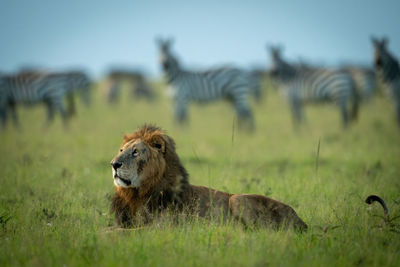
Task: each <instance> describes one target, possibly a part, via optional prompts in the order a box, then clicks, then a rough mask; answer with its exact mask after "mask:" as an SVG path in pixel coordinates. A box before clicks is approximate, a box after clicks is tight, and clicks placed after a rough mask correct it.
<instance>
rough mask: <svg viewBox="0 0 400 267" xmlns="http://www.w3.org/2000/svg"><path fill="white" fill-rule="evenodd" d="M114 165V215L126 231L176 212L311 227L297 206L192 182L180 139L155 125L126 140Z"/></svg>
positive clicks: (274, 225) (258, 223)
mask: <svg viewBox="0 0 400 267" xmlns="http://www.w3.org/2000/svg"><path fill="white" fill-rule="evenodd" d="M111 165H112V172H113V177H114V184H115V186H116V192H115V195H114V197H113V199H112V204H111V211H112V212H113V213H114V214H115V218H116V221H117V223H118V225H120V226H122V227H129V226H132V225H137V224H141V223H147V222H149V221H150V220H151V219H152V217H153V216H154V215H156V214H160V213H162V212H163V211H166V210H173V211H177V212H181V213H184V214H188V215H191V216H199V217H206V218H211V217H212V218H217V219H218V218H219V219H221V216H222V219H223V220H225V219H226V218H232V219H234V220H237V221H239V222H241V223H243V224H244V225H245V226H246V227H258V226H270V227H272V228H274V229H278V228H281V227H282V228H288V226H293V227H294V228H295V229H299V230H305V229H307V225H306V224H305V223H304V222H303V221H302V220H301V219H300V218H299V217H298V216H297V214H296V212H295V211H294V210H293V209H292V208H291V207H289V206H288V205H285V204H283V203H281V202H278V201H276V200H273V199H270V198H267V197H265V196H261V195H245V194H230V193H225V192H221V191H217V190H214V189H211V188H207V187H204V186H195V185H191V184H189V181H188V173H187V172H186V169H185V168H184V167H183V165H182V164H181V162H180V160H179V157H178V155H177V154H176V152H175V142H174V140H173V139H172V138H171V137H169V136H168V135H166V134H165V132H163V131H162V130H161V129H160V128H158V127H155V126H152V125H144V126H143V127H141V128H140V129H139V130H138V131H136V132H134V133H132V134H130V135H127V136H125V137H124V139H123V142H122V145H121V148H120V150H119V152H118V154H117V155H116V156H115V157H114V158H113V160H112V161H111Z"/></svg>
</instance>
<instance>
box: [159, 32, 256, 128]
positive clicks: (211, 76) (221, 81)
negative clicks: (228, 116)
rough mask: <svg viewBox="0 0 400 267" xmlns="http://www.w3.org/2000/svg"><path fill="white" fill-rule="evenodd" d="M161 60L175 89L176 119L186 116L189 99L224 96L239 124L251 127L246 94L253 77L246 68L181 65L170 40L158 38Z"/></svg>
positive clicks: (201, 101)
mask: <svg viewBox="0 0 400 267" xmlns="http://www.w3.org/2000/svg"><path fill="white" fill-rule="evenodd" d="M157 43H158V45H159V48H160V55H161V64H162V68H163V71H164V73H165V75H166V78H167V82H168V84H170V85H171V86H172V88H173V90H174V100H175V118H176V120H177V121H178V122H179V123H183V122H185V121H186V120H187V106H188V104H189V103H190V102H197V103H209V102H211V101H215V100H220V99H227V100H229V101H230V102H231V103H232V104H233V106H234V108H235V110H236V114H237V116H238V119H239V125H240V127H241V128H242V127H246V128H247V129H248V130H250V131H251V130H253V129H254V120H253V114H252V110H251V108H250V105H249V101H248V95H249V93H251V92H250V91H251V90H252V89H251V87H252V86H254V82H253V81H254V80H252V79H251V78H250V77H251V75H250V73H249V72H244V71H242V70H239V69H237V68H233V67H229V66H225V67H220V68H215V69H209V70H206V71H200V72H195V71H188V70H185V69H184V68H182V67H181V65H180V63H179V61H178V59H177V58H176V57H175V56H174V55H173V54H172V53H171V43H172V41H171V40H164V41H163V40H161V39H158V40H157Z"/></svg>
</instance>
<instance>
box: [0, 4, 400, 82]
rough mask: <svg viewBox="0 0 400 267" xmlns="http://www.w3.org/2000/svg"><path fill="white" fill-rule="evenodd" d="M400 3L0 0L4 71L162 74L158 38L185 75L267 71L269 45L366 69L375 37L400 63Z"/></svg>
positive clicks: (0, 66) (0, 67)
mask: <svg viewBox="0 0 400 267" xmlns="http://www.w3.org/2000/svg"><path fill="white" fill-rule="evenodd" d="M399 11H400V1H399V0H395V1H389V0H388V1H385V0H337V1H323V0H301V1H300V0H298V1H297V0H292V1H286V0H280V1H268V0H264V1H255V0H247V1H243V0H242V1H225V0H221V1H209V0H203V1H190V0H186V1H174V0H166V1H155V0H143V1H135V0H130V1H117V0H114V1H104V0H97V1H88V0H86V1H85V0H80V1H77V0H69V1H67V0H65V1H62V0H0V32H1V38H0V40H1V44H0V47H1V49H0V72H12V71H16V70H18V69H19V68H21V67H35V66H37V67H42V68H54V69H65V68H75V67H79V68H85V69H87V70H88V71H90V73H91V74H93V75H94V76H97V77H101V75H103V74H104V73H105V72H106V71H107V70H108V69H109V68H110V66H120V67H130V68H136V69H141V70H143V71H144V72H145V73H147V74H149V75H152V76H155V77H156V76H159V75H160V74H161V67H160V65H159V57H158V48H157V46H156V42H155V39H156V38H157V37H162V38H167V37H170V38H173V39H174V45H173V51H174V52H175V54H176V55H177V56H178V58H179V59H180V61H181V62H182V64H183V65H184V66H185V67H186V68H188V69H190V68H195V69H202V68H203V69H206V68H210V67H213V66H218V65H225V64H233V65H235V66H238V67H243V68H252V67H261V68H267V67H268V66H269V62H270V57H269V54H268V53H267V50H266V47H267V46H268V45H280V46H282V47H283V48H284V50H283V51H284V55H285V57H286V58H287V59H289V60H302V61H309V62H312V63H315V64H326V65H337V64H340V63H343V62H346V63H353V64H370V65H371V64H372V55H373V54H372V53H373V47H372V44H371V41H370V37H371V35H375V36H378V37H380V36H387V37H388V38H389V40H390V42H389V49H390V51H392V52H393V54H394V55H396V56H397V57H398V58H399V57H400V27H399V26H400V13H399Z"/></svg>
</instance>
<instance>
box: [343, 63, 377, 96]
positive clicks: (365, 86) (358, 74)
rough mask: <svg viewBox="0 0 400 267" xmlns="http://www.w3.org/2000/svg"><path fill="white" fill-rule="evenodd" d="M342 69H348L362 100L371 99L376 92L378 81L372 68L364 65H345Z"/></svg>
mask: <svg viewBox="0 0 400 267" xmlns="http://www.w3.org/2000/svg"><path fill="white" fill-rule="evenodd" d="M341 69H343V70H344V71H347V72H348V73H349V74H350V75H351V77H352V78H353V81H354V86H355V88H356V90H357V92H358V95H359V96H360V100H363V101H369V100H371V98H372V97H373V96H374V95H375V94H376V89H377V82H376V78H375V72H374V70H373V69H372V68H368V67H364V66H352V65H349V66H344V67H342V68H341Z"/></svg>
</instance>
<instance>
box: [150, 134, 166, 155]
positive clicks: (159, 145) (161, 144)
mask: <svg viewBox="0 0 400 267" xmlns="http://www.w3.org/2000/svg"><path fill="white" fill-rule="evenodd" d="M150 145H151V146H152V147H154V148H155V149H157V150H158V151H160V152H161V153H165V140H164V139H163V138H162V137H161V136H154V137H153V138H152V139H151V142H150Z"/></svg>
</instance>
